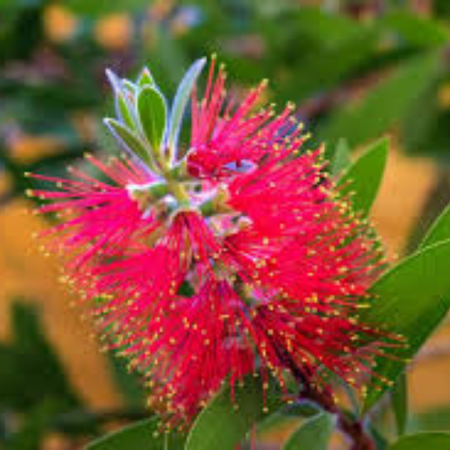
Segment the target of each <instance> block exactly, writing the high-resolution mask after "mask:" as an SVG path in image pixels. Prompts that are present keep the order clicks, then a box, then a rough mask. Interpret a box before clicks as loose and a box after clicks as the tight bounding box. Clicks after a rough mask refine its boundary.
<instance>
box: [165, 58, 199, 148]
mask: <svg viewBox="0 0 450 450" xmlns="http://www.w3.org/2000/svg"><path fill="white" fill-rule="evenodd" d="M205 64H206V58H202V59H199V60H197V61H196V62H195V63H194V64H192V66H191V67H190V68H189V69H188V71H187V72H186V74H185V75H184V77H183V79H182V80H181V83H180V85H179V86H178V89H177V93H176V95H175V99H174V101H173V104H172V109H171V112H170V120H169V132H168V135H167V146H168V148H169V150H170V151H171V152H174V151H175V149H176V146H177V144H178V138H179V135H180V130H181V125H182V122H183V117H184V114H185V110H186V106H187V104H188V101H189V98H190V96H191V93H192V89H193V88H194V85H195V82H196V80H197V78H198V76H199V75H200V73H201V71H202V70H203V67H204V66H205ZM172 154H173V153H172Z"/></svg>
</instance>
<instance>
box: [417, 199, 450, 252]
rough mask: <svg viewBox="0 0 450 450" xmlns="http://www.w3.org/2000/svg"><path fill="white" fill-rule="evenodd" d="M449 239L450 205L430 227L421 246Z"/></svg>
mask: <svg viewBox="0 0 450 450" xmlns="http://www.w3.org/2000/svg"><path fill="white" fill-rule="evenodd" d="M447 239H450V205H449V206H448V207H447V208H446V209H445V210H444V211H443V212H442V214H441V215H440V216H439V217H438V218H437V219H436V221H435V222H434V223H433V225H432V226H431V227H430V229H429V230H428V233H427V234H426V235H425V237H424V238H423V241H422V242H421V243H420V248H425V247H428V246H430V245H433V244H436V243H437V242H441V241H445V240H447Z"/></svg>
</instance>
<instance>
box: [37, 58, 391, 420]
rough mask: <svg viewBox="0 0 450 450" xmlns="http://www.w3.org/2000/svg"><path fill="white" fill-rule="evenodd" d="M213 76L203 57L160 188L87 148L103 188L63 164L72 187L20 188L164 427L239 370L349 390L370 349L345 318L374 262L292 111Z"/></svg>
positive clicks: (377, 259) (61, 182)
mask: <svg viewBox="0 0 450 450" xmlns="http://www.w3.org/2000/svg"><path fill="white" fill-rule="evenodd" d="M215 72H216V71H215V69H214V62H213V63H212V66H211V69H210V75H209V81H208V83H207V87H206V92H205V94H204V96H203V98H202V99H201V100H196V99H195V95H194V99H193V101H192V133H191V136H192V138H191V146H190V150H189V152H188V153H187V156H186V157H185V158H184V159H183V162H184V165H185V167H186V168H187V169H186V173H185V174H184V176H182V177H181V176H180V178H179V179H178V180H177V179H176V178H173V177H169V178H168V182H167V185H166V186H165V188H161V185H162V184H164V183H162V184H161V177H160V176H159V175H158V174H154V173H151V172H150V171H149V170H148V168H146V167H144V166H142V165H141V164H140V163H139V162H137V161H136V160H119V159H114V160H112V161H111V162H110V163H109V164H106V165H104V164H102V163H101V162H99V161H98V160H97V159H95V158H94V157H92V156H88V160H89V161H90V162H91V163H92V164H93V165H95V166H96V167H97V168H98V169H100V171H101V172H102V173H103V176H106V177H108V178H109V179H110V181H108V182H106V181H104V182H103V181H99V180H98V179H96V178H92V177H91V176H89V175H88V174H87V173H85V172H82V171H80V170H77V169H72V173H73V175H74V176H75V178H74V179H72V180H65V179H56V178H48V177H42V176H39V178H42V179H45V180H48V181H51V182H54V183H56V184H57V185H58V187H59V188H60V189H59V191H57V192H54V191H45V190H39V191H35V192H34V195H36V196H38V197H41V198H43V199H48V200H51V201H52V202H50V203H49V204H47V205H45V206H43V207H42V208H41V211H42V212H50V211H51V212H58V213H60V214H61V215H62V216H63V217H64V220H63V221H62V222H61V224H59V225H56V226H54V227H53V228H51V229H50V230H49V233H50V234H52V235H54V239H52V243H53V245H55V246H56V247H58V248H59V249H60V250H61V251H62V252H64V254H65V255H66V257H68V259H69V261H68V264H67V266H68V275H69V276H70V278H71V279H72V280H73V282H74V283H75V285H76V286H77V287H78V288H80V289H81V290H82V291H83V293H84V297H86V298H88V299H90V300H89V303H90V305H91V308H92V310H93V314H94V316H95V318H96V322H97V323H98V325H99V327H100V331H101V334H102V335H103V336H104V337H105V341H106V343H107V346H108V347H109V348H111V349H114V350H116V351H118V352H119V353H120V354H122V355H124V356H125V357H127V358H129V360H130V361H131V362H130V365H131V366H132V367H133V368H135V369H136V370H137V371H138V372H139V373H140V374H142V375H143V376H144V377H145V378H146V380H147V381H148V385H149V386H150V395H151V404H152V406H153V407H155V408H157V409H162V410H163V411H164V412H165V414H166V418H167V420H168V422H173V423H177V422H179V421H180V420H181V421H185V420H186V419H187V420H189V418H191V417H193V415H195V414H196V413H197V411H198V409H199V407H200V406H202V405H203V404H204V403H205V402H206V401H207V400H208V399H209V398H210V397H211V395H212V394H214V393H215V392H217V391H218V390H219V388H220V387H221V385H222V384H223V383H224V381H225V380H229V382H230V383H231V385H234V384H235V383H236V382H238V381H240V380H242V379H243V377H245V376H246V375H247V374H250V373H252V372H259V373H261V375H262V377H263V379H267V377H268V375H269V373H271V374H273V375H274V376H275V377H276V378H277V379H278V380H279V382H280V384H283V380H284V376H285V374H286V372H287V369H289V368H292V367H296V370H298V371H299V372H300V373H302V374H303V376H304V377H305V379H307V380H309V381H310V382H311V383H316V384H319V385H320V382H321V371H322V369H323V368H325V369H328V370H330V371H332V372H334V373H336V374H338V375H339V376H341V377H342V378H343V379H345V380H346V381H348V382H349V383H355V382H356V381H357V379H358V378H360V376H361V375H364V374H367V373H371V366H372V364H371V362H372V358H373V356H374V354H376V353H377V352H378V351H379V350H377V348H378V347H379V345H381V344H379V343H378V342H377V340H378V337H377V336H378V334H377V333H376V332H375V331H374V330H371V329H370V328H369V327H366V326H365V325H364V324H361V323H359V322H358V320H357V318H358V308H360V307H361V306H363V305H364V304H365V303H367V301H368V300H369V296H368V294H367V288H368V286H369V285H370V284H371V283H372V281H373V280H374V278H375V277H376V276H377V275H378V274H379V272H380V270H381V268H382V262H381V259H382V257H381V254H380V250H379V245H378V243H377V242H376V240H375V239H374V237H373V233H372V232H371V230H370V229H369V227H368V226H367V224H365V223H364V222H363V221H361V220H359V219H358V218H357V217H355V216H354V215H353V214H352V213H351V212H350V208H349V207H348V205H347V204H346V202H345V199H342V198H340V197H339V192H338V190H337V189H336V188H335V186H334V184H333V181H332V180H331V179H330V177H329V175H328V174H327V172H326V163H325V162H324V161H323V159H322V151H321V150H320V149H319V150H314V151H304V150H302V148H301V147H302V144H303V143H304V140H305V137H304V136H302V134H301V128H300V126H299V125H298V124H297V123H296V120H295V118H294V115H293V113H292V108H291V107H290V106H288V107H287V108H286V109H285V110H284V111H283V112H282V113H281V115H278V116H276V115H275V114H274V113H273V111H272V109H270V108H268V109H259V110H258V109H257V106H258V103H259V102H260V99H261V92H262V91H263V89H264V87H265V83H262V84H261V85H260V86H259V87H258V88H256V89H254V90H253V91H251V92H250V93H249V94H248V95H247V97H245V99H244V100H243V101H242V102H241V103H240V104H239V105H237V106H236V105H233V102H231V101H229V99H228V97H227V95H226V91H225V86H224V85H225V75H224V72H223V70H222V69H219V70H218V74H217V75H215ZM176 163H177V164H178V165H180V161H177V162H176ZM174 186H175V187H174ZM180 189H181V191H182V194H183V201H182V202H180V201H179V198H180ZM186 199H187V201H188V203H187V204H186Z"/></svg>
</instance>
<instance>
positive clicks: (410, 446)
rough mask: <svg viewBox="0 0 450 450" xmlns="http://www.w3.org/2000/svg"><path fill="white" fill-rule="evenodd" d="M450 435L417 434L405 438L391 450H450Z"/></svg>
mask: <svg viewBox="0 0 450 450" xmlns="http://www.w3.org/2000/svg"><path fill="white" fill-rule="evenodd" d="M449 449H450V434H448V433H417V434H411V435H410V436H404V437H402V438H401V439H399V440H398V441H397V442H396V443H395V444H393V445H391V446H390V447H389V450H449Z"/></svg>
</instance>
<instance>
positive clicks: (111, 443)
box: [85, 418, 183, 450]
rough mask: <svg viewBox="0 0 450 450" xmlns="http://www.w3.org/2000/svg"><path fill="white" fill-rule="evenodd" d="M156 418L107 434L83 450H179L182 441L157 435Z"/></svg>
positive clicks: (172, 436) (170, 436)
mask: <svg viewBox="0 0 450 450" xmlns="http://www.w3.org/2000/svg"><path fill="white" fill-rule="evenodd" d="M158 424H159V423H158V420H157V419H156V418H152V419H146V420H142V421H140V422H137V423H134V424H132V425H129V426H127V427H124V428H122V429H121V430H119V431H116V432H115V433H111V434H108V435H106V436H104V437H102V438H100V439H98V440H96V441H94V442H92V443H91V444H89V445H87V446H86V447H85V450H132V449H133V450H134V449H135V450H166V449H169V450H172V449H173V450H179V449H181V448H182V445H183V439H182V437H181V436H177V435H174V434H171V435H166V434H165V433H158Z"/></svg>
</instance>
